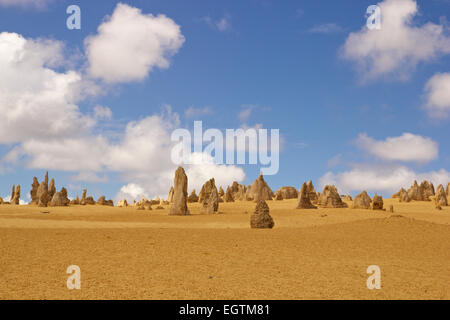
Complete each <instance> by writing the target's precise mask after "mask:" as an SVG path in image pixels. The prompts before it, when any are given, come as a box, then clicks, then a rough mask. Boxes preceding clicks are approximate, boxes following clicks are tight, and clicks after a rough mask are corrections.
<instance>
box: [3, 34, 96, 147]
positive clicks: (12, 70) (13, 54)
mask: <svg viewBox="0 0 450 320" xmlns="http://www.w3.org/2000/svg"><path fill="white" fill-rule="evenodd" d="M62 50H63V45H62V43H60V42H58V41H52V40H42V39H41V40H32V39H25V38H23V37H22V36H21V35H19V34H16V33H8V32H2V33H0V70H1V72H0V113H1V114H2V117H3V121H2V125H1V126H0V143H15V142H19V141H22V140H24V139H31V138H36V137H39V138H51V137H54V136H58V137H68V136H76V135H77V134H78V133H79V132H80V131H83V130H88V129H89V128H91V127H92V126H93V125H94V124H95V120H94V119H92V118H91V117H89V116H86V115H83V114H82V113H81V112H80V110H79V108H78V106H77V105H76V103H77V101H78V99H79V97H80V96H82V95H83V93H82V92H81V90H82V89H81V88H82V76H81V74H79V73H78V72H76V71H72V70H69V71H66V72H57V71H55V69H54V68H55V67H61V66H62V64H63V60H64V59H63V53H62Z"/></svg>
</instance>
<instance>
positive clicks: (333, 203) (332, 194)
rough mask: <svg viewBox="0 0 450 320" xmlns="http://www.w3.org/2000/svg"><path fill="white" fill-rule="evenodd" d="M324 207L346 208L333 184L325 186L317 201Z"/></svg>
mask: <svg viewBox="0 0 450 320" xmlns="http://www.w3.org/2000/svg"><path fill="white" fill-rule="evenodd" d="M317 203H318V205H319V206H320V207H324V208H347V207H348V205H347V204H346V203H345V202H343V201H342V199H341V196H340V195H339V193H338V192H337V189H336V187H335V186H329V185H327V186H325V187H324V188H323V191H322V193H321V194H320V197H319V199H318V201H317Z"/></svg>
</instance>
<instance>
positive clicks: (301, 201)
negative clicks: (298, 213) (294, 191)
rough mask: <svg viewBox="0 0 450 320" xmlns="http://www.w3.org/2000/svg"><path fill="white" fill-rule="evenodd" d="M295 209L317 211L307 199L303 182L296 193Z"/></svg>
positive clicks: (306, 188) (307, 194)
mask: <svg viewBox="0 0 450 320" xmlns="http://www.w3.org/2000/svg"><path fill="white" fill-rule="evenodd" d="M297 209H317V207H316V206H315V205H313V204H312V203H311V199H309V192H308V186H307V185H306V183H305V182H304V183H303V185H302V187H301V188H300V192H299V193H298V201H297Z"/></svg>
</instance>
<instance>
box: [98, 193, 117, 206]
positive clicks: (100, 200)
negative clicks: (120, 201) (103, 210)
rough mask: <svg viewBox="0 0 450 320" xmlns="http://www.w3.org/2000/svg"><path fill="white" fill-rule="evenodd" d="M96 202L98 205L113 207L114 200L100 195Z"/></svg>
mask: <svg viewBox="0 0 450 320" xmlns="http://www.w3.org/2000/svg"><path fill="white" fill-rule="evenodd" d="M97 204H98V205H100V206H110V207H114V201H112V200H106V197H105V196H101V197H100V198H98V200H97Z"/></svg>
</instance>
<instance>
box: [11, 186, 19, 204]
mask: <svg viewBox="0 0 450 320" xmlns="http://www.w3.org/2000/svg"><path fill="white" fill-rule="evenodd" d="M9 202H10V204H12V205H19V204H20V185H19V184H18V185H17V187H15V186H13V189H12V196H11V200H10V201H9Z"/></svg>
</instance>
